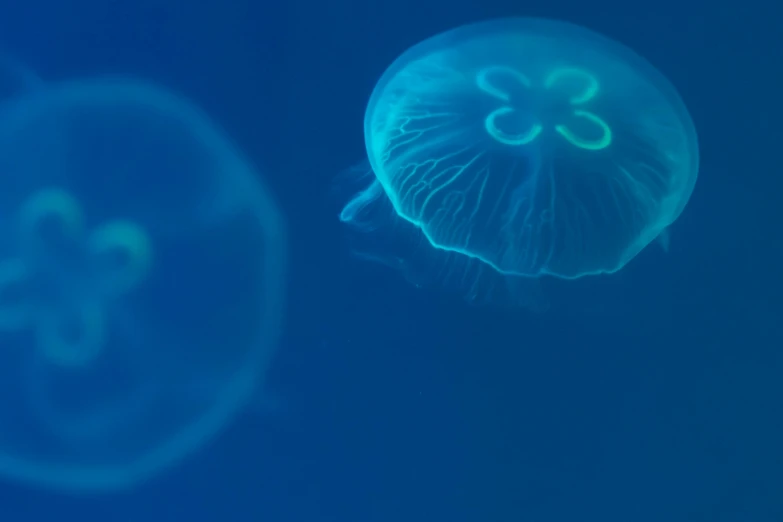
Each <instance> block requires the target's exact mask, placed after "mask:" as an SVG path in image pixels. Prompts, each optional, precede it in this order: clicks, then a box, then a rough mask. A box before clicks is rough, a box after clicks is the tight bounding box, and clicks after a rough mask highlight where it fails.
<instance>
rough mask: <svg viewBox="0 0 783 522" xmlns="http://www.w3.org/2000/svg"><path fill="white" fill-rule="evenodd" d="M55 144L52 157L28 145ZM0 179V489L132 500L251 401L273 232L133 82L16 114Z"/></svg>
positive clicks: (192, 129)
mask: <svg viewBox="0 0 783 522" xmlns="http://www.w3.org/2000/svg"><path fill="white" fill-rule="evenodd" d="M49 129H56V130H57V131H58V134H57V135H58V136H59V139H58V140H56V143H55V140H46V141H40V140H39V137H40V136H41V134H42V133H44V134H47V132H48V130H49ZM0 173H1V174H0V367H1V368H2V370H0V424H2V426H3V429H2V430H0V474H2V475H4V476H6V477H8V478H11V479H17V480H24V481H29V482H32V483H35V484H39V485H45V486H49V487H54V488H59V489H71V490H77V491H95V490H101V489H113V488H123V487H130V486H133V485H135V484H136V483H138V482H139V481H141V480H144V479H146V478H148V477H150V476H151V475H153V474H154V473H156V472H158V471H160V470H161V469H164V468H166V467H168V466H171V465H172V464H174V463H176V462H177V461H178V460H180V459H181V458H183V457H185V456H186V455H187V454H189V453H191V452H193V451H195V450H197V449H198V448H199V447H200V446H201V445H202V444H204V443H205V442H206V441H207V440H208V439H209V438H210V437H212V436H214V435H215V434H216V433H217V432H218V431H219V430H220V429H221V427H223V426H225V425H226V423H228V422H229V421H230V420H231V418H232V417H233V416H234V415H236V414H237V412H238V411H239V410H240V408H242V407H243V405H245V403H246V402H247V401H248V400H249V399H250V398H251V396H252V395H254V394H255V393H256V392H257V391H258V388H259V386H261V385H262V384H263V381H264V376H265V372H266V369H267V366H268V364H269V362H270V358H271V357H272V355H273V353H274V351H275V347H276V338H277V334H278V329H279V326H280V320H281V310H282V306H283V305H282V298H283V295H282V294H283V280H284V268H285V266H284V265H285V259H284V256H285V246H286V245H285V238H284V228H283V223H282V219H281V216H280V214H279V212H278V210H277V207H276V206H275V204H274V202H273V201H272V199H271V198H270V195H269V192H268V191H267V189H266V187H265V186H264V185H263V183H262V182H261V180H260V179H259V175H258V173H257V172H255V171H254V170H253V168H252V167H251V166H250V165H249V164H248V163H247V162H246V161H245V159H244V158H243V157H242V156H241V155H240V154H239V152H238V151H237V150H236V149H235V148H234V147H233V145H232V144H231V143H230V141H229V140H228V139H227V138H226V137H225V136H224V135H223V134H221V133H220V132H219V131H218V130H217V129H216V128H215V127H214V126H213V125H212V124H211V123H210V121H209V120H208V119H207V118H206V116H205V115H204V114H202V113H201V112H200V111H199V110H198V109H197V108H196V107H194V106H192V105H191V104H189V103H187V102H186V101H184V100H182V99H180V98H178V97H177V96H175V95H173V94H171V93H169V92H166V91H164V90H162V89H160V88H158V87H156V86H153V85H150V84H145V83H140V82H136V81H121V80H85V81H79V82H74V83H67V84H62V85H55V86H49V87H47V88H46V89H44V90H42V91H41V92H40V93H38V94H37V95H34V96H28V97H25V98H24V99H23V100H21V101H19V102H17V103H15V104H13V106H12V107H10V108H8V109H7V110H6V111H5V112H4V113H3V117H2V118H0ZM205 383H206V384H205ZM205 387H206V389H205Z"/></svg>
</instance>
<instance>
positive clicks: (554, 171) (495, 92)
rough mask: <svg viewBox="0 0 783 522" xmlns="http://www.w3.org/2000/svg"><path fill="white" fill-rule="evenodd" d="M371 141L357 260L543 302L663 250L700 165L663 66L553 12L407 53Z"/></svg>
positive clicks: (368, 116) (358, 201) (369, 118)
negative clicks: (558, 288) (655, 247)
mask: <svg viewBox="0 0 783 522" xmlns="http://www.w3.org/2000/svg"><path fill="white" fill-rule="evenodd" d="M364 136H365V145H366V149H367V156H368V160H369V165H367V164H365V165H363V166H360V167H358V168H356V169H354V170H352V171H349V173H348V174H346V175H344V176H343V177H342V179H341V183H344V184H351V183H353V184H354V185H355V186H354V192H355V194H354V195H353V197H352V198H351V199H350V201H349V202H348V203H347V204H346V205H345V207H344V209H343V211H342V213H341V215H340V219H341V220H342V221H343V222H345V223H347V224H349V225H350V226H351V228H352V229H353V230H354V231H355V232H357V233H356V234H354V239H355V240H356V241H358V246H357V247H356V249H357V250H358V251H359V252H360V255H361V256H362V257H365V258H368V259H387V260H389V259H391V260H393V262H386V263H385V264H387V265H393V266H400V267H401V268H402V269H403V271H404V272H409V271H413V272H416V273H417V274H419V275H420V274H422V273H431V274H432V275H433V278H434V279H435V280H437V281H440V282H442V283H444V284H445V285H446V286H448V287H454V288H456V289H457V290H458V291H459V292H461V293H463V294H464V295H465V296H466V297H467V298H468V299H469V300H471V301H476V300H478V301H482V300H489V301H495V300H496V298H497V296H499V295H500V296H501V297H502V298H503V299H508V298H509V297H511V298H512V300H513V301H514V302H515V303H517V304H521V305H524V306H529V307H533V308H537V307H541V306H543V305H545V303H544V301H543V300H542V299H545V298H544V296H542V295H541V294H540V292H539V285H538V280H539V279H540V278H542V277H544V276H550V277H554V278H560V279H576V278H580V277H583V276H587V275H596V274H606V273H612V272H616V271H617V270H620V269H621V268H622V267H623V266H625V264H626V263H628V262H629V261H630V260H631V259H633V258H634V257H635V256H636V255H637V254H638V253H639V252H640V251H641V250H642V249H643V248H644V247H645V246H646V245H648V244H649V243H650V242H651V241H653V240H654V239H655V238H657V237H659V236H660V237H661V238H662V240H661V244H662V245H664V246H665V245H666V244H667V241H668V236H667V235H666V232H665V231H666V228H667V227H668V226H669V225H670V224H671V223H673V222H674V221H675V220H676V219H677V217H678V216H679V215H680V213H681V212H682V210H683V209H684V207H685V205H686V203H687V201H688V199H689V198H690V195H691V193H692V191H693V188H694V184H695V182H696V177H697V172H698V145H697V140H696V131H695V129H694V126H693V123H692V121H691V118H690V116H689V114H688V112H687V110H686V108H685V105H684V104H683V102H682V100H681V99H680V97H679V95H678V94H677V92H676V91H675V89H674V88H673V87H672V86H671V84H670V83H669V82H668V81H667V80H666V79H665V78H664V77H663V76H662V75H661V74H660V73H659V72H658V71H657V70H656V69H654V68H653V66H652V65H650V64H649V63H647V62H646V61H645V60H644V59H643V58H641V57H640V56H638V55H636V54H635V53H634V52H633V51H631V50H630V49H628V48H626V47H624V46H623V45H621V44H619V43H617V42H614V41H611V40H609V39H608V38H605V37H603V36H601V35H599V34H596V33H594V32H592V31H589V30H587V29H583V28H580V27H577V26H574V25H571V24H567V23H563V22H556V21H549V20H541V19H524V18H520V19H507V20H495V21H490V22H482V23H478V24H474V25H468V26H464V27H460V28H457V29H454V30H452V31H448V32H446V33H443V34H441V35H438V36H435V37H433V38H430V39H428V40H425V41H424V42H422V43H420V44H418V45H416V46H414V47H413V48H411V49H409V50H408V51H406V52H405V53H403V54H402V56H400V57H399V58H398V59H397V60H396V61H395V62H394V63H393V64H392V65H391V66H390V67H389V68H388V69H387V70H386V72H385V73H384V74H383V76H382V77H381V79H380V80H379V81H378V83H377V85H376V86H375V89H374V90H373V93H372V96H371V98H370V101H369V104H368V106H367V110H366V113H365V119H364ZM357 185H358V187H357ZM359 187H360V188H359ZM496 289H500V290H501V291H500V292H495V291H494V290H496Z"/></svg>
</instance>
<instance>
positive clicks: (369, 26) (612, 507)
mask: <svg viewBox="0 0 783 522" xmlns="http://www.w3.org/2000/svg"><path fill="white" fill-rule="evenodd" d="M781 10H783V7H780V6H777V5H776V3H775V2H771V1H769V0H747V1H745V2H718V1H707V0H659V1H655V2H653V1H642V0H640V1H639V2H629V1H627V0H593V1H590V2H577V1H575V0H548V1H547V2H530V1H527V0H513V1H512V0H481V1H478V0H449V1H446V0H396V1H394V2H391V1H388V0H330V1H322V0H223V1H217V0H187V1H185V0H123V1H118V0H68V1H65V0H26V1H24V2H21V1H18V0H0V43H2V45H3V46H4V47H5V48H7V49H9V50H10V51H11V52H13V53H14V54H16V55H18V56H20V57H22V58H23V59H24V60H25V61H27V62H28V63H30V64H31V65H33V66H34V67H35V68H37V69H38V70H39V71H40V72H41V74H42V75H44V76H45V77H47V78H51V79H58V78H67V77H73V76H77V75H83V74H94V73H116V72H122V73H133V74H138V75H142V76H145V77H148V78H150V79H152V80H155V81H158V82H161V83H163V84H164V85H167V86H168V87H171V88H174V89H177V90H178V91H181V92H183V93H184V94H186V95H187V96H189V97H190V98H192V99H194V100H195V101H197V102H198V103H200V104H201V105H202V106H204V107H205V108H206V109H207V111H208V112H210V113H211V114H212V115H213V116H214V118H215V120H216V121H218V122H220V124H221V125H222V126H223V127H224V128H225V129H226V130H227V132H228V133H229V134H230V135H231V136H232V137H233V138H234V139H235V140H236V141H237V142H238V143H239V145H240V146H241V147H242V148H243V149H244V150H245V151H246V152H247V154H248V155H249V156H250V157H251V158H252V159H253V161H254V162H255V163H256V164H257V165H258V166H259V170H260V172H261V175H263V176H264V177H265V179H266V180H267V181H268V182H269V184H270V185H271V186H272V188H273V189H274V190H275V192H276V194H277V196H278V199H279V201H280V203H281V205H282V207H283V208H284V210H285V212H286V215H287V218H288V222H289V226H290V235H291V248H292V256H291V264H290V268H291V270H290V286H289V293H290V299H289V307H288V310H287V324H286V334H285V337H284V339H283V342H282V345H281V350H280V355H279V357H278V360H277V361H276V365H275V367H274V370H273V373H272V376H271V379H272V382H271V383H270V389H272V390H273V391H274V393H275V394H276V395H278V396H279V397H281V398H282V401H283V402H284V407H283V408H282V410H281V411H279V412H277V413H275V414H273V415H271V416H264V415H258V414H249V415H248V416H246V417H245V418H242V419H239V420H238V422H237V423H236V424H235V425H234V426H232V427H231V428H230V429H229V430H228V431H227V433H225V434H224V435H223V436H222V437H221V438H220V439H219V440H217V441H215V442H214V443H212V444H210V445H209V446H208V447H207V448H205V450H204V451H203V452H202V453H201V454H200V455H197V456H196V457H195V458H192V459H190V460H189V461H188V462H187V463H185V464H184V465H183V466H181V467H179V468H177V469H176V470H174V471H173V472H172V473H168V474H166V475H164V476H163V477H161V478H160V479H158V480H155V481H153V482H151V483H149V484H147V485H145V486H144V487H142V488H140V489H139V490H137V491H135V492H133V493H128V494H120V495H111V496H106V497H99V498H81V499H80V498H76V499H74V498H69V497H65V496H58V495H54V494H51V493H46V492H41V491H35V490H31V489H27V488H22V487H19V486H15V485H13V484H10V483H0V520H3V521H9V522H20V521H23V522H26V521H33V522H37V521H44V520H46V521H49V520H55V519H56V520H68V521H70V520H79V521H82V522H92V521H101V522H106V521H110V522H115V521H116V522H125V521H127V522H139V521H166V522H169V521H179V520H183V521H184V520H188V521H196V522H199V521H208V522H213V521H214V522H224V521H225V522H233V521H241V522H248V521H269V522H288V521H291V522H305V521H306V522H327V521H329V522H331V521H334V522H398V521H400V520H405V521H427V522H440V521H450V522H490V521H491V522H506V521H509V522H511V521H521V520H530V521H536V522H560V521H562V522H566V521H568V522H572V521H601V522H621V521H622V522H626V521H633V522H647V521H650V522H653V521H655V522H660V521H661V520H666V521H668V522H724V521H725V522H781V521H783V305H782V304H781V298H780V295H781V289H782V288H783V231H782V229H783V227H782V225H783V207H781V202H783V196H782V195H783V180H782V179H781V172H782V169H781V161H780V160H781V157H783V156H782V155H781V145H782V144H783V131H782V130H781V129H783V125H781V121H783V110H782V109H783V107H782V106H781V100H783V96H781V92H783V73H781V72H780V67H781V65H780V64H781V63H783V33H781V26H780V23H781V22H780V20H781V19H783V13H781ZM508 15H523V16H548V17H555V18H561V19H565V20H568V21H571V22H575V23H578V24H581V25H586V26H588V27H590V28H593V29H596V30H598V31H600V32H603V33H605V34H607V35H609V36H611V37H614V38H616V39H618V40H620V41H622V42H624V43H626V44H628V45H629V46H630V47H632V48H634V49H635V50H637V51H638V52H639V53H640V54H642V55H643V56H645V57H647V58H648V59H649V60H650V61H652V62H653V63H654V64H655V65H656V66H657V67H658V68H660V69H661V70H662V71H663V73H664V74H665V75H666V76H668V77H669V78H670V79H671V80H672V82H673V83H674V84H675V85H676V86H677V87H678V89H679V90H680V91H681V93H682V95H683V97H684V99H685V101H686V103H687V105H688V106H689V108H690V110H691V113H692V115H693V118H694V120H695V122H696V126H697V128H698V130H699V135H700V142H701V153H702V167H701V172H700V178H699V181H698V184H697V186H696V190H695V192H694V195H693V198H692V200H691V202H690V204H689V206H688V208H687V209H686V211H685V213H684V214H683V216H682V217H681V219H680V220H679V221H678V222H677V224H676V225H675V227H674V228H673V230H672V247H671V252H670V253H669V254H668V255H664V254H662V253H661V252H659V251H657V250H656V249H654V248H651V249H649V251H647V252H645V253H644V254H643V255H642V256H640V257H639V258H638V259H637V260H635V261H634V262H633V263H632V264H631V265H630V266H629V267H628V269H627V270H625V271H624V272H623V273H621V274H619V275H618V276H617V277H615V278H612V279H607V280H605V281H600V282H598V283H595V282H593V283H592V284H588V285H580V286H579V288H576V289H574V294H573V300H572V301H570V303H569V305H568V306H566V307H565V308H560V309H558V310H556V311H553V312H551V313H549V314H545V315H543V316H530V315H526V314H524V313H519V312H512V311H509V312H502V313H497V312H496V311H491V310H482V309H478V310H477V309H471V308H466V307H464V306H463V305H462V304H461V303H459V302H455V301H454V300H452V299H448V298H444V297H442V296H439V295H438V294H437V293H436V292H426V291H419V290H416V289H415V288H412V287H409V286H408V285H404V284H400V281H401V280H400V279H399V277H398V276H396V275H395V274H394V273H392V272H388V271H385V270H383V269H381V268H380V267H378V266H372V265H368V264H362V263H360V262H357V261H353V260H351V259H350V258H349V256H348V255H347V254H346V252H345V251H344V248H343V244H342V235H341V231H340V228H339V226H338V223H337V220H336V212H337V207H336V205H335V204H334V202H333V201H330V199H329V197H328V190H329V186H330V181H331V179H332V178H333V176H334V175H335V174H336V173H337V172H338V171H340V170H341V169H343V168H345V167H347V166H349V165H351V164H353V163H354V162H356V161H357V160H359V159H360V158H361V156H362V154H363V144H362V127H361V120H362V116H363V109H364V104H365V101H366V100H367V98H368V96H369V93H370V90H371V89H372V86H373V84H374V81H375V80H376V79H377V78H378V76H379V75H380V74H381V72H382V71H383V69H384V67H385V66H386V65H388V64H389V63H390V62H391V60H393V59H394V57H395V56H397V55H398V54H399V53H400V52H402V51H404V50H405V49H406V48H407V47H409V46H410V45H412V44H414V43H416V42H418V41H419V40H421V39H423V38H425V37H427V36H430V35H433V34H435V33H438V32H440V31H442V30H445V29H448V28H451V27H454V26H457V25H460V24H463V23H467V22H472V21H477V20H480V19H484V18H488V17H496V16H508ZM0 429H2V427H0Z"/></svg>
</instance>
